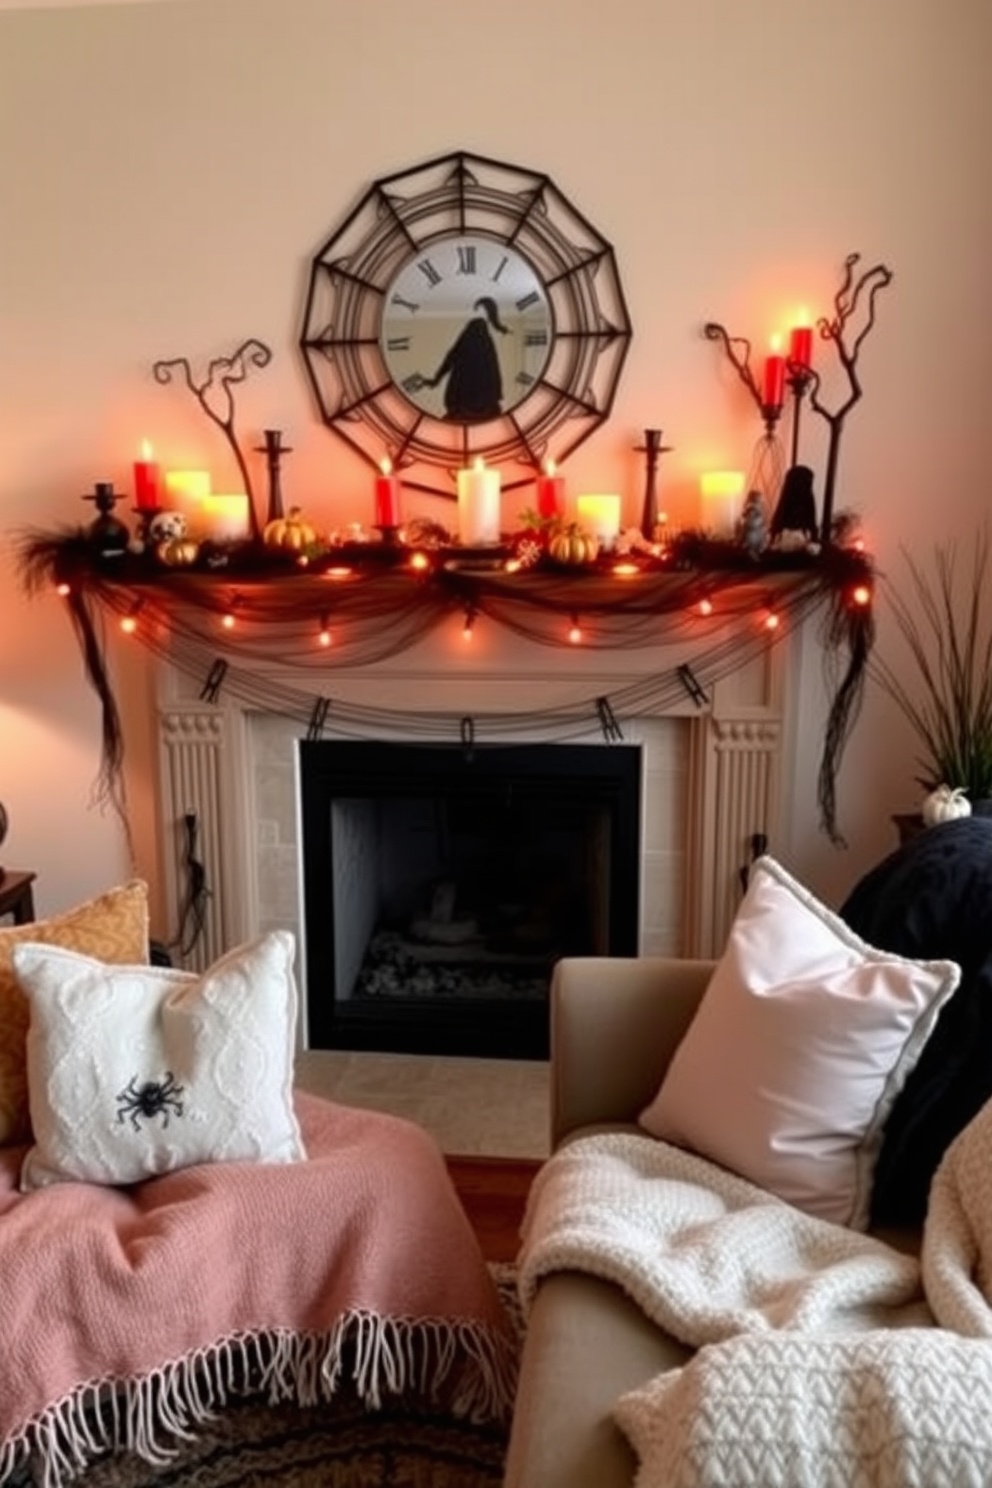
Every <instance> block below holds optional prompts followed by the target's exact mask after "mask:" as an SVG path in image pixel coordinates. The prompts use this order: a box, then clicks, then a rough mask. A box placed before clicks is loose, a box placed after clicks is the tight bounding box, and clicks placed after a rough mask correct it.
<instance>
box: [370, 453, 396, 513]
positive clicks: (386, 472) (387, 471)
mask: <svg viewBox="0 0 992 1488" xmlns="http://www.w3.org/2000/svg"><path fill="white" fill-rule="evenodd" d="M379 468H380V469H381V471H382V474H381V475H377V476H376V479H375V521H374V522H373V524H372V525H373V526H374V527H398V526H399V525H400V483H399V478H398V476H395V475H394V474H393V467H392V464H391V462H390V461H389V460H382V461H381V462H380V466H379Z"/></svg>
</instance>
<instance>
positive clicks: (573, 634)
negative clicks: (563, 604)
mask: <svg viewBox="0 0 992 1488" xmlns="http://www.w3.org/2000/svg"><path fill="white" fill-rule="evenodd" d="M568 639H569V640H570V641H571V643H572V645H573V646H578V645H581V643H582V627H581V625H580V624H579V617H578V615H573V616H572V623H571V625H570V626H569V628H568Z"/></svg>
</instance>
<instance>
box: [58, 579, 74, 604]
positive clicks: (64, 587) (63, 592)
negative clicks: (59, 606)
mask: <svg viewBox="0 0 992 1488" xmlns="http://www.w3.org/2000/svg"><path fill="white" fill-rule="evenodd" d="M55 593H56V594H58V595H59V596H60V598H62V599H67V598H68V597H69V595H70V594H71V593H72V585H71V584H67V583H66V581H65V579H63V580H62V581H61V583H58V584H56V585H55Z"/></svg>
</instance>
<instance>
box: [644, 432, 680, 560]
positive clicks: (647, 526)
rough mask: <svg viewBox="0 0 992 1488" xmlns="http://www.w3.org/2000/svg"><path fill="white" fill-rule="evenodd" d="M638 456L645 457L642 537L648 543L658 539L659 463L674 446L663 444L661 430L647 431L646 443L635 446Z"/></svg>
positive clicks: (645, 433) (645, 435) (645, 434)
mask: <svg viewBox="0 0 992 1488" xmlns="http://www.w3.org/2000/svg"><path fill="white" fill-rule="evenodd" d="M635 449H636V450H637V453H638V454H642V455H644V457H645V459H644V464H645V481H644V503H643V505H642V507H641V535H642V536H643V537H646V538H647V540H648V542H653V541H654V540H655V538H656V529H657V527H658V461H659V459H660V458H661V456H662V455H667V454H670V453H671V451H672V450H673V449H674V445H671V444H662V442H661V430H660V429H645V430H644V443H643V444H638V445H636V446H635Z"/></svg>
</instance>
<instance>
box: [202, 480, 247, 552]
mask: <svg viewBox="0 0 992 1488" xmlns="http://www.w3.org/2000/svg"><path fill="white" fill-rule="evenodd" d="M200 511H201V513H202V520H203V526H204V528H205V530H206V535H207V537H210V538H212V539H213V541H214V542H243V541H244V540H245V538H246V537H247V536H248V533H249V532H250V530H251V520H250V516H249V512H248V497H247V496H246V495H245V494H244V493H243V492H240V493H237V494H232V495H223V496H222V495H218V494H217V493H215V492H213V491H211V493H210V495H209V496H204V497H203V499H202V501H201V502H200Z"/></svg>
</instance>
